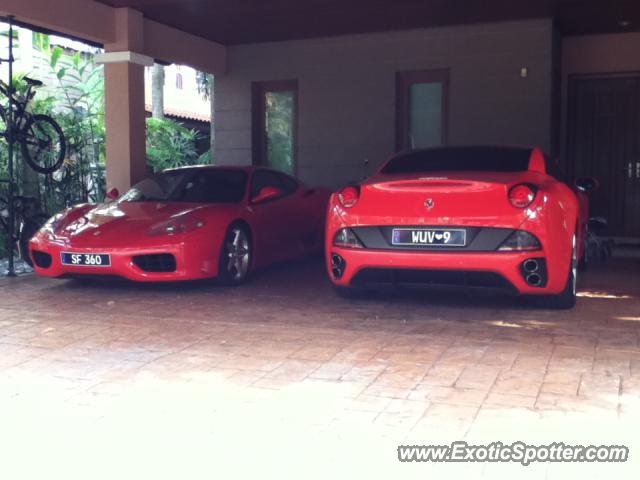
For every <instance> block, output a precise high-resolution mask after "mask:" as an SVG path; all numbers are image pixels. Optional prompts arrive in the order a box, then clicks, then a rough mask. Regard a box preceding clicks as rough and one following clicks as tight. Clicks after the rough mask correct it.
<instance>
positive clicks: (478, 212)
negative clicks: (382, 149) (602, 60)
mask: <svg viewBox="0 0 640 480" xmlns="http://www.w3.org/2000/svg"><path fill="white" fill-rule="evenodd" d="M499 148H502V147H499ZM504 148H506V147H504ZM425 151H426V150H425ZM529 151H530V152H531V155H530V158H529V162H528V168H525V169H524V170H523V171H515V172H499V171H495V172H494V171H460V170H457V171H446V170H445V169H443V170H441V171H435V172H434V171H429V172H428V173H420V172H418V173H395V174H393V173H383V171H384V170H385V166H384V165H383V167H382V168H381V169H380V170H379V172H378V173H377V174H375V175H374V176H373V177H372V178H370V179H369V180H367V181H365V182H363V183H362V184H361V185H360V186H359V190H360V193H359V198H358V200H357V202H356V203H355V205H353V206H351V207H345V206H344V205H345V203H344V202H343V201H341V198H340V192H338V193H334V194H333V195H332V196H331V199H330V201H329V210H328V215H327V225H326V239H325V245H326V246H325V249H326V252H325V253H326V264H327V269H328V271H329V276H330V278H331V280H332V281H333V283H334V284H335V285H336V286H339V287H351V286H354V284H355V282H354V279H356V277H357V276H358V274H359V273H360V272H362V271H364V270H365V269H376V270H381V269H389V270H393V271H403V270H413V271H416V270H418V271H420V270H429V271H435V272H436V273H438V272H442V271H464V272H491V273H492V274H499V275H500V276H502V277H503V278H504V279H506V280H507V281H508V283H510V284H511V286H512V287H515V290H517V292H519V293H521V294H536V295H541V294H558V293H560V292H562V291H563V289H564V288H565V286H566V285H567V279H568V276H569V272H570V267H571V265H572V262H571V257H572V244H573V237H574V235H575V236H576V245H577V248H578V257H579V258H580V257H581V256H582V255H583V254H584V225H585V222H586V220H587V217H586V215H588V203H587V199H586V196H585V195H584V194H580V195H579V198H578V196H577V195H576V192H574V190H573V189H572V188H570V187H568V186H567V185H566V184H564V183H563V182H561V181H559V180H557V179H556V178H554V177H552V176H551V175H549V174H547V173H546V162H545V155H544V153H543V152H542V151H541V150H539V149H529ZM401 155H402V154H401ZM398 157H399V156H398ZM394 158H397V157H393V158H392V159H391V160H389V162H388V163H387V164H386V165H388V164H389V163H390V162H392V161H393V160H394ZM520 184H525V185H531V186H532V187H533V188H535V189H536V190H537V192H536V195H535V198H534V200H533V202H532V203H531V205H529V206H528V207H526V208H516V207H514V206H513V205H512V204H511V203H510V201H509V191H510V189H511V188H513V187H514V186H516V185H520ZM348 188H349V187H348ZM346 194H347V196H350V200H351V196H352V195H353V191H352V190H348V191H347V192H346ZM347 205H349V203H347ZM407 226H411V227H422V226H423V227H436V228H437V227H440V228H445V227H449V228H452V227H460V228H462V229H468V228H470V227H471V228H476V227H479V228H481V229H487V230H486V231H495V230H491V229H494V228H499V229H512V230H524V231H526V232H529V233H531V234H533V235H535V236H536V237H537V239H538V240H539V242H540V244H541V247H540V249H539V250H537V251H498V250H497V248H495V249H492V250H491V251H469V250H467V249H465V248H460V249H458V250H453V251H451V249H449V250H447V251H443V249H438V248H428V249H420V250H417V249H415V248H413V249H406V250H403V249H401V248H400V249H399V248H397V247H396V248H393V245H392V244H391V240H389V237H388V236H387V237H385V242H382V241H381V240H380V241H379V242H377V243H375V244H373V245H374V246H373V247H371V246H370V245H365V246H364V248H353V247H344V246H337V245H334V238H335V236H336V233H337V232H338V231H339V230H340V229H343V228H352V231H354V232H356V236H357V232H358V231H360V232H364V231H365V230H362V227H375V228H377V229H380V232H383V231H384V232H389V229H390V228H392V227H407ZM385 228H386V230H385ZM367 231H368V232H370V231H371V230H370V229H369V230H367ZM380 235H382V234H380ZM385 235H387V234H385ZM382 236H383V235H382ZM496 247H498V245H496ZM333 254H338V255H339V256H340V257H342V259H344V261H345V264H346V266H345V268H344V273H343V274H342V276H340V278H337V276H336V274H335V273H336V272H335V270H334V268H333V267H334V265H333V264H332V255H333ZM533 257H536V258H544V259H545V260H546V268H547V278H548V279H547V282H546V285H545V286H544V287H540V286H537V287H534V286H532V285H530V284H528V283H527V282H526V281H525V278H524V275H523V273H522V265H523V262H524V261H525V260H527V259H529V258H533ZM337 258H339V257H337Z"/></svg>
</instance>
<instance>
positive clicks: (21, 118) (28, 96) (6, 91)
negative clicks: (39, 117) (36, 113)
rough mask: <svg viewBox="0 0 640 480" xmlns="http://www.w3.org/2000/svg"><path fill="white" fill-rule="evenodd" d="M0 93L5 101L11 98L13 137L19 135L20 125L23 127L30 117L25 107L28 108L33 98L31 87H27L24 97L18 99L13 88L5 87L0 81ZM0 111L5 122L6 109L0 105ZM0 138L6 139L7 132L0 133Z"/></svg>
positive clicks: (20, 131) (33, 93)
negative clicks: (5, 98)
mask: <svg viewBox="0 0 640 480" xmlns="http://www.w3.org/2000/svg"><path fill="white" fill-rule="evenodd" d="M0 93H1V94H2V95H4V96H5V97H7V99H9V97H10V98H11V105H13V110H14V112H13V126H14V129H13V130H14V135H15V134H21V133H22V130H21V128H20V125H25V124H26V121H27V120H28V119H29V117H30V116H31V114H30V113H29V111H28V110H27V107H28V106H29V103H30V102H31V100H32V99H33V97H34V96H35V92H34V91H33V87H32V86H31V85H29V87H28V88H27V92H26V93H25V95H24V96H20V97H18V96H17V95H16V94H15V93H16V90H15V88H10V87H9V85H7V84H6V83H5V82H3V81H2V80H0ZM0 111H1V112H2V115H3V116H4V118H5V121H6V118H7V112H8V108H6V107H5V106H3V105H0ZM0 137H5V138H6V137H8V132H7V131H4V132H0Z"/></svg>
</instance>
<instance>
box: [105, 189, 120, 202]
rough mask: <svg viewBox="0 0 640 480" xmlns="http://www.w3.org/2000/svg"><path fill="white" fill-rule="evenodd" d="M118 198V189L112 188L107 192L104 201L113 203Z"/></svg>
mask: <svg viewBox="0 0 640 480" xmlns="http://www.w3.org/2000/svg"><path fill="white" fill-rule="evenodd" d="M119 196H120V192H119V191H118V189H117V188H112V189H111V190H109V191H108V192H107V195H106V199H107V201H108V202H114V201H116V200H117V199H118V197H119Z"/></svg>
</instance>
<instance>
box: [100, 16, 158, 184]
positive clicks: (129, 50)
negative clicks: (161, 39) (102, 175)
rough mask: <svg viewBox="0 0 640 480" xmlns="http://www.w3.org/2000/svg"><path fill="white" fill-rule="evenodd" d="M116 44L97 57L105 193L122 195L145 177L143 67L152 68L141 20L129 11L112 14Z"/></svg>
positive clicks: (141, 17) (106, 47)
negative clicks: (101, 84) (102, 100)
mask: <svg viewBox="0 0 640 480" xmlns="http://www.w3.org/2000/svg"><path fill="white" fill-rule="evenodd" d="M114 33H115V41H114V42H113V43H109V44H105V46H104V47H105V52H106V53H104V54H102V55H97V56H96V62H98V63H103V64H104V97H105V128H106V136H107V142H106V149H107V191H109V190H110V189H111V188H117V189H118V190H119V191H120V192H121V193H122V192H124V191H125V190H127V189H128V188H129V187H130V186H131V185H133V184H134V183H137V182H139V181H140V180H142V179H143V178H144V177H145V176H146V174H147V157H146V148H145V139H146V131H145V110H144V67H145V66H149V65H153V59H152V58H151V57H148V56H145V55H142V54H141V52H143V51H144V18H143V16H142V14H141V13H140V12H138V11H136V10H132V9H130V8H117V9H115V10H114Z"/></svg>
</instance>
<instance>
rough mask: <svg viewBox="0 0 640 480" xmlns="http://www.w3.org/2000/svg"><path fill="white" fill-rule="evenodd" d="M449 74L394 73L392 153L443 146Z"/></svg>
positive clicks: (444, 72) (424, 72) (447, 72)
mask: <svg viewBox="0 0 640 480" xmlns="http://www.w3.org/2000/svg"><path fill="white" fill-rule="evenodd" d="M448 98H449V71H448V70H424V71H416V72H398V73H397V74H396V151H402V150H414V149H417V148H427V147H439V146H441V145H445V144H446V143H447V118H448V111H447V109H448Z"/></svg>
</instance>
